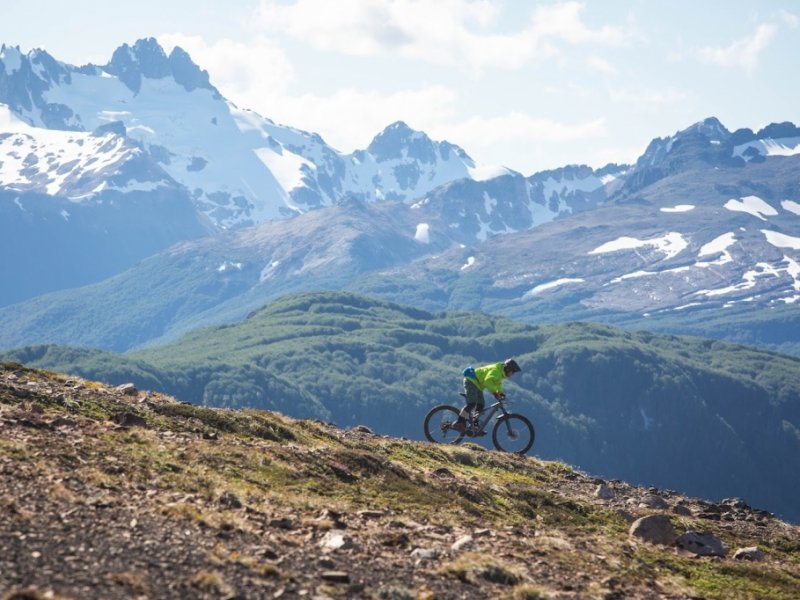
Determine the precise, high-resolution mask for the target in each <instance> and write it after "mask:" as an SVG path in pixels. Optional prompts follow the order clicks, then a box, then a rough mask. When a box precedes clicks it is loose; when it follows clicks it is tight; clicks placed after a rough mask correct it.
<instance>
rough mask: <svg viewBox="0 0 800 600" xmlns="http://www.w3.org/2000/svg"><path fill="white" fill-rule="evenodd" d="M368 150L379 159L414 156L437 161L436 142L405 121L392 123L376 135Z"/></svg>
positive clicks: (431, 161) (425, 160)
mask: <svg viewBox="0 0 800 600" xmlns="http://www.w3.org/2000/svg"><path fill="white" fill-rule="evenodd" d="M367 150H368V151H369V153H370V154H372V155H373V156H374V157H375V159H376V160H378V161H387V160H393V159H395V160H396V159H404V158H414V159H416V160H419V161H421V162H424V163H433V162H436V147H435V144H434V142H433V141H432V140H431V139H430V138H429V137H428V136H427V135H426V134H425V133H423V132H421V131H415V130H414V129H411V128H410V127H409V126H408V125H406V124H405V123H404V122H403V121H397V122H395V123H392V124H391V125H389V126H388V127H386V129H384V130H383V131H381V132H380V133H379V134H378V135H376V136H375V138H374V139H373V140H372V142H371V143H370V145H369V146H368V148H367Z"/></svg>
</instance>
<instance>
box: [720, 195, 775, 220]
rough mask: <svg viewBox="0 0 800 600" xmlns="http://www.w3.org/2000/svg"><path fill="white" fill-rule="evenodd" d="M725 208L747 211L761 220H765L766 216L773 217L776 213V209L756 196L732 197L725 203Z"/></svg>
mask: <svg viewBox="0 0 800 600" xmlns="http://www.w3.org/2000/svg"><path fill="white" fill-rule="evenodd" d="M725 208H727V209H728V210H732V211H738V212H744V213H748V214H750V215H753V216H754V217H758V218H759V219H761V220H762V221H766V220H767V217H774V216H776V215H777V214H778V211H777V210H775V209H774V208H773V207H772V206H770V205H769V204H768V203H767V202H765V201H764V200H762V199H761V198H759V197H758V196H745V197H744V198H741V199H739V200H736V199H733V198H732V199H730V200H728V201H727V202H726V203H725Z"/></svg>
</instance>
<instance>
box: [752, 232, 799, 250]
mask: <svg viewBox="0 0 800 600" xmlns="http://www.w3.org/2000/svg"><path fill="white" fill-rule="evenodd" d="M761 233H763V234H764V235H765V236H766V238H767V241H768V242H769V243H770V244H772V245H773V246H775V247H776V248H791V249H792V250H800V238H798V237H794V236H791V235H786V234H785V233H778V232H777V231H769V230H767V229H762V230H761Z"/></svg>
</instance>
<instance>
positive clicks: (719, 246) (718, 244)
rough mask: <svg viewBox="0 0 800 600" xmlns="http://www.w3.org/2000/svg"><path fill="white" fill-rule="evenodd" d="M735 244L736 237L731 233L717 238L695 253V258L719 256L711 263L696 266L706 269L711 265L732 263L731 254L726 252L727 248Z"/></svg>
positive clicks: (700, 263) (701, 263)
mask: <svg viewBox="0 0 800 600" xmlns="http://www.w3.org/2000/svg"><path fill="white" fill-rule="evenodd" d="M735 243H736V235H735V234H734V233H732V232H728V233H724V234H722V235H720V236H717V237H716V238H714V239H713V240H711V241H710V242H708V243H707V244H705V245H703V247H702V248H700V251H699V252H698V253H697V257H698V258H702V257H704V256H716V255H717V254H720V255H721V256H720V257H719V258H718V259H717V260H715V261H713V262H698V263H697V266H701V267H706V266H711V265H724V264H726V263H729V262H733V257H732V256H731V253H730V252H728V248H730V247H731V246H732V245H733V244H735Z"/></svg>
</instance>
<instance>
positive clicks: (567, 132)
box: [437, 112, 607, 148]
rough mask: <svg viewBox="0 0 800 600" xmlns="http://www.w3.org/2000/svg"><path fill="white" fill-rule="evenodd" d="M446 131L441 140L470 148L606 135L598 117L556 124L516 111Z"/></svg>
mask: <svg viewBox="0 0 800 600" xmlns="http://www.w3.org/2000/svg"><path fill="white" fill-rule="evenodd" d="M437 129H439V130H441V129H442V128H441V127H440V128H437ZM446 129H447V135H446V136H445V135H444V134H445V132H444V131H442V135H443V136H444V137H448V139H451V140H458V143H459V144H460V145H461V144H465V143H468V144H469V146H467V147H470V148H471V147H473V145H474V146H476V147H477V146H483V145H489V144H497V143H506V142H512V141H523V140H529V141H532V142H543V141H546V142H564V141H570V140H576V139H584V138H593V137H600V136H603V135H606V134H607V130H606V121H605V119H602V118H600V119H594V120H591V121H585V122H582V123H560V122H558V121H553V120H550V119H542V118H537V117H532V116H530V115H527V114H523V113H519V112H512V113H509V114H507V115H501V116H496V117H472V118H470V119H468V120H466V121H464V122H462V123H458V124H456V125H450V126H447V127H446Z"/></svg>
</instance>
